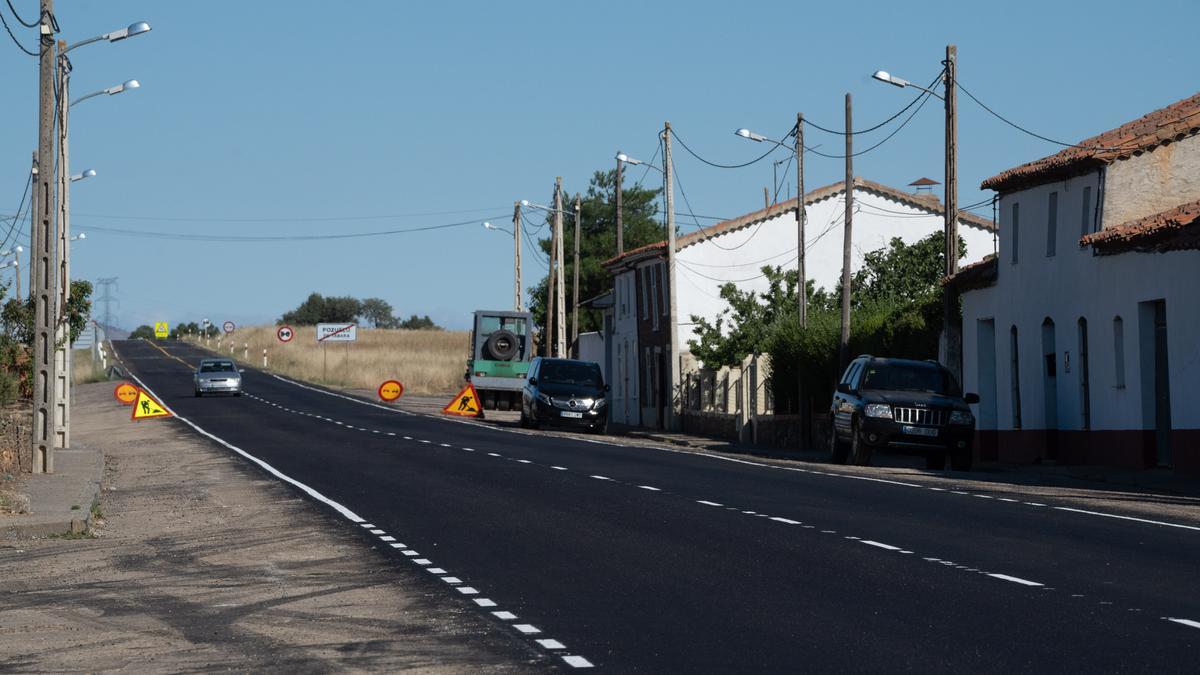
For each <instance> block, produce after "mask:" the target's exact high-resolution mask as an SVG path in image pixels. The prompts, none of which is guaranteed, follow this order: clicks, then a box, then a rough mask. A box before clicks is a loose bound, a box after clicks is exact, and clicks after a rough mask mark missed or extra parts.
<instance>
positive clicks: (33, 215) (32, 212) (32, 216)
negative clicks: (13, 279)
mask: <svg viewBox="0 0 1200 675" xmlns="http://www.w3.org/2000/svg"><path fill="white" fill-rule="evenodd" d="M32 161H33V165H32V166H31V167H30V168H29V175H30V176H31V177H32V181H33V192H32V193H31V194H30V195H29V239H30V241H29V287H30V288H33V230H34V226H33V223H34V221H35V220H37V213H38V200H37V192H38V191H37V182H38V154H37V150H34V151H33V160H32ZM18 257H20V256H18ZM16 276H17V300H20V301H21V302H25V296H24V295H22V294H21V270H20V269H19V268H18V269H17V274H16Z"/></svg>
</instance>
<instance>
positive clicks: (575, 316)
mask: <svg viewBox="0 0 1200 675" xmlns="http://www.w3.org/2000/svg"><path fill="white" fill-rule="evenodd" d="M582 213H583V205H582V203H581V202H580V201H579V195H575V262H574V264H573V265H572V269H571V274H572V275H573V276H574V278H573V279H572V280H571V353H572V354H573V355H574V356H575V357H577V358H578V356H579V218H580V217H581V215H582Z"/></svg>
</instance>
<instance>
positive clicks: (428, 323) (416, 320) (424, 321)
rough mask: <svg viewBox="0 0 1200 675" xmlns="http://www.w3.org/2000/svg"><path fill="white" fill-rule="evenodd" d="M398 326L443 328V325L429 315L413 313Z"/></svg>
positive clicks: (430, 328)
mask: <svg viewBox="0 0 1200 675" xmlns="http://www.w3.org/2000/svg"><path fill="white" fill-rule="evenodd" d="M397 328H403V329H405V330H442V327H441V326H439V325H437V324H436V323H434V322H433V319H431V318H429V315H425V316H417V315H416V314H413V315H412V316H410V317H408V318H407V319H405V320H404V321H401V322H399V323H398V324H397Z"/></svg>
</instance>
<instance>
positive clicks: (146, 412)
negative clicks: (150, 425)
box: [130, 389, 171, 422]
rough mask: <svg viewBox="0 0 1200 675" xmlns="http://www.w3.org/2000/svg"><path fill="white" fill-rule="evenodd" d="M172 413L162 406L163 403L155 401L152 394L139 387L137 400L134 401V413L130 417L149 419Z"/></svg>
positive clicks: (133, 418) (167, 415)
mask: <svg viewBox="0 0 1200 675" xmlns="http://www.w3.org/2000/svg"><path fill="white" fill-rule="evenodd" d="M170 416H171V413H170V412H167V409H166V408H164V407H163V406H162V404H161V403H159V402H158V401H155V400H154V399H153V398H152V397H151V396H150V394H147V393H146V392H145V391H143V390H141V389H138V393H137V400H136V401H134V402H133V415H131V416H130V419H132V420H134V421H135V422H136V421H137V420H147V419H150V418H153V417H170Z"/></svg>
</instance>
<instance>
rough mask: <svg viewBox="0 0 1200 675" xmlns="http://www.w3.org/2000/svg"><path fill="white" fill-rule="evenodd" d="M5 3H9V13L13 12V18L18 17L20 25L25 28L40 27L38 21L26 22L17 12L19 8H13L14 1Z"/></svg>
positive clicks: (9, 0) (10, 0)
mask: <svg viewBox="0 0 1200 675" xmlns="http://www.w3.org/2000/svg"><path fill="white" fill-rule="evenodd" d="M4 1H5V2H7V3H8V9H9V11H11V12H12V14H13V16H15V17H17V21H18V22H20V24H21V25H22V26H25V27H26V28H37V27H38V22H37V21H26V20H25V19H22V18H21V15H20V14H19V13H18V12H17V8H16V7H13V4H12V0H4ZM38 18H39V19H40V18H41V17H38Z"/></svg>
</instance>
